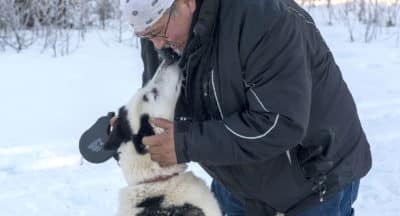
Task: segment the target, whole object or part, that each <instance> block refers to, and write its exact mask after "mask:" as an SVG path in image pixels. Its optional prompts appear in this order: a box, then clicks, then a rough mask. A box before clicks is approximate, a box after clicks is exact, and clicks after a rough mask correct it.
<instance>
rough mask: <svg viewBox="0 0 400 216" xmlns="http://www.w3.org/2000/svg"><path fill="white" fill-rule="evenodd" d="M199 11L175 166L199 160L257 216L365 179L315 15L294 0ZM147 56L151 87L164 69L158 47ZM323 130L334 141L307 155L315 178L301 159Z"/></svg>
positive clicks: (203, 5)
mask: <svg viewBox="0 0 400 216" xmlns="http://www.w3.org/2000/svg"><path fill="white" fill-rule="evenodd" d="M197 4H198V5H197V10H196V14H195V19H194V21H193V25H192V30H193V31H192V35H191V37H190V40H189V43H188V45H187V47H186V48H185V51H184V53H183V56H182V58H181V66H182V69H183V71H184V75H185V83H184V89H183V93H182V95H181V97H180V99H179V102H178V105H177V109H176V121H175V145H176V153H177V157H178V162H180V163H183V162H188V161H196V162H199V163H200V164H201V165H202V167H203V168H205V170H206V171H207V172H208V173H209V174H210V175H211V176H212V177H213V178H215V179H217V180H218V181H219V182H221V183H222V184H223V185H224V186H225V187H227V189H228V190H230V191H231V192H232V193H233V194H234V195H236V196H237V197H238V198H239V199H240V200H241V201H242V202H243V203H244V206H245V207H246V215H251V216H253V215H273V213H274V212H277V211H278V212H284V213H286V214H287V215H295V214H296V213H298V212H300V211H302V210H304V209H305V208H309V207H311V206H313V205H316V204H318V203H319V202H320V201H322V200H324V199H327V198H329V197H330V196H331V195H333V194H335V193H336V192H337V191H339V190H340V189H342V188H343V187H344V186H346V185H347V184H349V183H350V182H352V181H354V180H357V179H359V178H361V177H363V176H364V175H366V174H367V172H368V171H369V169H370V168H371V153H370V148H369V144H368V141H367V139H366V136H365V134H364V132H363V129H362V127H361V124H360V121H359V118H358V115H357V111H356V106H355V104H354V101H353V98H352V96H351V94H350V92H349V89H348V87H347V86H346V84H345V82H344V81H343V78H342V75H341V72H340V69H339V68H338V66H337V65H336V63H335V61H334V58H333V56H332V53H331V51H330V50H329V48H328V47H327V45H326V43H325V42H324V40H323V38H322V36H321V34H320V32H319V30H318V29H317V27H316V26H315V24H314V21H313V20H312V18H311V17H310V16H309V15H308V14H307V13H306V12H305V11H304V10H303V9H302V8H300V7H299V6H298V5H297V4H296V3H295V2H293V1H291V0H246V1H244V0H197ZM142 57H143V60H144V69H145V70H144V74H143V81H144V83H145V82H146V81H147V80H149V79H150V78H151V77H152V75H153V74H154V71H155V69H156V67H157V65H158V63H159V59H158V55H157V53H156V52H155V51H154V47H153V46H152V44H151V42H149V41H146V40H142ZM321 131H330V134H331V136H330V138H331V139H329V140H330V141H329V145H325V144H324V145H323V149H322V150H321V151H319V153H318V155H317V156H315V155H313V156H312V157H309V158H308V159H309V160H308V161H309V164H306V165H307V166H308V165H310V164H311V165H312V166H311V167H314V169H312V168H311V170H313V171H311V175H310V173H307V167H305V166H306V165H304V160H303V158H299V157H300V156H301V155H302V154H299V152H300V153H304V152H313V151H312V149H314V147H315V146H318V145H319V143H318V141H317V142H316V141H315V140H323V139H320V138H319V136H321ZM321 142H322V141H321ZM321 145H322V144H321ZM310 149H311V150H310ZM304 150H306V151H304ZM317 152H318V151H317ZM299 155H300V156H299ZM326 164H329V166H327V167H325V168H322V169H319V168H318V167H320V165H321V166H322V167H324V165H326ZM315 167H317V168H315ZM308 170H310V169H308Z"/></svg>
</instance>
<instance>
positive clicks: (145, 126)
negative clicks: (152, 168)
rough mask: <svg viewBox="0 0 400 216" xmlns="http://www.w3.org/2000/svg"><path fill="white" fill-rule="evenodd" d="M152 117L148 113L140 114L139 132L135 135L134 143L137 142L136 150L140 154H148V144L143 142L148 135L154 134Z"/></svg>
mask: <svg viewBox="0 0 400 216" xmlns="http://www.w3.org/2000/svg"><path fill="white" fill-rule="evenodd" d="M149 120H150V117H149V115H148V114H143V115H142V116H140V128H139V131H138V133H137V134H135V135H133V143H134V144H135V148H136V151H137V152H138V153H139V154H146V153H147V151H146V146H145V145H144V144H143V142H142V139H143V137H146V136H153V135H154V134H155V133H154V130H153V127H152V126H151V124H150V122H149Z"/></svg>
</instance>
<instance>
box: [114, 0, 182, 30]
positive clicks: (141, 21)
mask: <svg viewBox="0 0 400 216" xmlns="http://www.w3.org/2000/svg"><path fill="white" fill-rule="evenodd" d="M174 1H175V0H121V9H122V12H123V16H124V17H125V19H126V20H127V21H128V22H129V24H130V25H131V26H132V27H133V29H134V31H135V32H142V31H144V30H145V29H146V28H148V27H150V26H151V25H153V24H154V23H155V22H157V20H159V19H160V18H161V16H162V15H163V14H164V12H165V11H166V10H167V9H168V8H170V7H171V5H172V4H173V3H174Z"/></svg>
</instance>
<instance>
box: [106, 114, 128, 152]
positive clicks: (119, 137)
mask: <svg viewBox="0 0 400 216" xmlns="http://www.w3.org/2000/svg"><path fill="white" fill-rule="evenodd" d="M132 137H133V134H132V130H131V127H130V125H129V122H128V112H127V111H126V109H125V107H121V108H120V109H119V112H118V118H117V120H116V121H115V125H114V127H113V129H112V131H111V132H110V136H109V138H108V140H107V142H106V143H105V145H104V149H106V150H117V149H118V148H119V147H120V146H121V144H122V143H124V142H128V141H130V140H131V139H132Z"/></svg>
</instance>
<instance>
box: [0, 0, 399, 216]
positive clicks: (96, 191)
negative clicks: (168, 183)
mask: <svg viewBox="0 0 400 216" xmlns="http://www.w3.org/2000/svg"><path fill="white" fill-rule="evenodd" d="M35 1H40V0H35ZM75 1H78V0H75ZM10 2H14V3H15V2H18V1H17V0H0V12H1V14H0V101H1V105H0V114H1V120H2V121H1V124H0V135H1V136H0V215H1V216H17V215H40V216H47V215H48V216H50V215H57V216H64V215H65V216H66V215H68V216H72V215H74V216H75V215H80V216H92V215H104V216H106V215H107V216H108V215H113V214H114V213H115V211H116V206H117V195H118V190H119V188H121V187H123V186H125V184H126V183H125V181H124V180H123V177H122V174H121V172H120V170H119V168H118V166H117V165H116V163H115V161H113V160H110V161H108V162H106V163H104V164H100V165H93V164H90V163H88V162H86V161H84V160H82V159H81V157H80V154H79V151H78V140H79V136H80V134H81V133H82V132H83V131H84V130H86V129H87V127H89V126H90V125H91V124H92V123H94V121H95V120H96V119H97V118H98V117H99V116H101V115H104V114H106V113H107V112H108V111H115V110H117V108H119V107H120V106H121V105H123V104H124V103H126V102H127V101H128V100H129V98H130V97H131V96H132V95H133V94H134V92H135V91H136V90H137V89H138V88H139V87H140V85H141V72H142V63H141V59H140V50H139V48H138V45H137V40H136V39H135V38H133V37H132V34H131V33H130V31H129V28H128V27H126V26H125V25H124V23H123V22H121V20H120V19H116V18H115V17H116V16H117V13H116V10H114V11H112V10H110V11H108V12H104V11H107V10H95V11H94V13H93V14H94V15H93V17H94V18H93V17H86V18H87V20H86V21H87V22H88V23H86V22H85V25H81V26H80V27H79V28H78V27H72V26H70V28H66V27H65V26H62V25H64V24H65V22H64V21H62V22H59V23H58V24H57V23H56V24H54V23H50V24H43V23H40V25H36V24H35V25H34V27H32V28H27V27H26V23H25V24H24V25H14V26H15V27H18V28H20V29H16V28H14V30H12V29H10V26H12V25H10V22H12V21H13V20H10V19H6V18H11V17H10V16H8V17H6V13H5V12H4V10H2V9H4V8H5V6H7V4H10ZM87 2H92V1H87ZM98 2H105V1H103V0H102V1H98ZM109 2H110V3H113V2H114V1H109ZM114 3H115V2H114ZM304 3H305V4H304V7H305V8H307V10H309V11H310V13H311V14H312V15H313V17H314V19H315V20H316V22H317V25H318V27H319V28H320V30H321V33H322V34H323V36H324V37H325V40H326V42H327V43H328V44H329V46H330V48H331V50H332V52H333V53H334V56H335V58H336V60H337V63H338V65H339V66H340V67H341V69H342V71H343V76H344V79H345V80H346V82H347V84H348V85H349V87H350V89H351V90H352V93H353V96H354V98H355V101H356V103H357V106H358V111H359V114H360V118H361V121H362V123H363V127H364V129H365V131H366V133H367V136H368V139H369V141H370V143H371V149H372V154H373V169H372V170H371V171H370V173H369V174H368V176H367V177H366V178H364V179H363V181H362V182H361V187H360V192H359V197H358V201H357V203H356V205H355V208H356V215H361V216H376V215H380V216H398V215H400V213H399V212H400V162H399V159H398V158H399V155H400V148H399V143H400V126H399V123H398V122H400V85H399V82H400V24H399V22H400V20H399V19H400V18H399V16H398V15H397V13H398V12H399V11H400V10H399V7H400V6H399V5H400V3H399V1H398V0H395V1H392V2H390V3H387V5H390V7H389V6H387V7H383V6H382V7H381V6H379V5H380V4H379V5H378V3H377V2H376V1H373V2H364V3H366V4H367V5H368V6H366V7H365V11H367V12H365V15H363V16H362V17H361V18H362V19H360V17H359V13H358V12H360V11H361V8H362V7H361V6H360V5H361V3H362V1H351V2H350V3H354V4H350V3H349V1H347V2H345V1H342V2H341V4H331V5H329V7H328V6H327V4H326V2H315V5H316V6H310V4H306V3H307V2H304ZM375 3H376V4H375ZM373 5H375V7H373ZM8 6H9V5H8ZM56 6H57V7H59V5H57V4H56ZM378 6H379V7H378ZM107 7H109V6H107ZM107 7H105V8H107ZM80 8H81V9H82V8H83V7H80ZM88 8H90V7H88ZM88 8H87V9H88ZM368 11H369V12H368ZM8 12H10V10H8ZM102 12H104V14H106V15H107V16H103V17H102V16H101V14H102ZM96 14H97V16H95V15H96ZM368 14H369V15H368ZM393 14H394V15H393ZM72 15H73V16H72V17H75V16H77V17H78V18H79V16H78V15H79V14H72ZM56 17H57V16H56ZM53 18H54V16H53ZM80 18H82V17H80ZM92 19H98V20H97V22H93V20H92ZM67 20H71V19H67ZM80 20H83V19H80ZM14 21H15V20H14ZM14 21H13V22H14ZM89 21H90V22H91V23H89ZM71 22H72V21H71ZM92 22H93V23H92ZM17 23H18V22H17ZM60 23H61V24H60ZM14 24H15V23H14ZM60 25H61V27H60ZM24 26H25V27H24ZM10 32H11V33H10ZM18 35H19V36H18ZM18 38H19V39H20V40H19V41H18ZM190 169H191V170H193V171H194V172H195V174H197V175H199V176H201V177H202V178H203V179H204V180H205V181H206V182H208V183H209V182H210V177H209V176H208V175H207V174H206V173H205V172H204V171H203V170H202V169H201V168H199V166H198V165H197V164H194V163H193V164H190Z"/></svg>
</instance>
